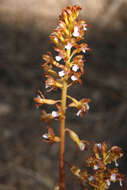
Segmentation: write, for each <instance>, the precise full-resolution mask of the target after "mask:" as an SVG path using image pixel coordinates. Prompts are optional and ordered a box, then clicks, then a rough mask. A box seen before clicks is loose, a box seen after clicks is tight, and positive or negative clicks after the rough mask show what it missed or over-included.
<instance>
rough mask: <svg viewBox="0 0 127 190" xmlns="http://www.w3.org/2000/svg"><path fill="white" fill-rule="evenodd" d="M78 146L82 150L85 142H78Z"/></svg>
mask: <svg viewBox="0 0 127 190" xmlns="http://www.w3.org/2000/svg"><path fill="white" fill-rule="evenodd" d="M79 148H80V150H81V151H83V150H84V149H85V144H84V143H82V142H81V143H80V144H79Z"/></svg>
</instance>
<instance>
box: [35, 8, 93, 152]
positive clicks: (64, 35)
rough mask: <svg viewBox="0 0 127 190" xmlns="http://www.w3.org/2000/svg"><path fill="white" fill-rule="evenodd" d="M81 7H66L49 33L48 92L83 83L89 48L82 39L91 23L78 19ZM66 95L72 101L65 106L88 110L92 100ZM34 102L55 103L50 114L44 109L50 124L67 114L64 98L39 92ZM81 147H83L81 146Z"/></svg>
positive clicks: (44, 117) (80, 111)
mask: <svg viewBox="0 0 127 190" xmlns="http://www.w3.org/2000/svg"><path fill="white" fill-rule="evenodd" d="M80 10H81V8H80V7H79V6H78V5H74V6H72V7H71V6H68V7H67V8H66V9H64V10H63V11H62V14H61V16H60V18H59V22H58V26H57V28H56V29H55V30H54V31H53V33H52V34H51V35H50V39H51V42H52V43H53V44H54V46H53V52H54V53H51V52H47V53H46V54H44V55H43V56H42V60H43V63H42V68H43V70H44V75H45V78H46V80H45V88H46V90H47V92H50V91H52V90H57V89H61V90H63V88H64V87H63V84H64V83H66V86H67V88H69V87H70V86H72V85H73V84H75V83H80V84H81V83H82V79H81V77H82V75H83V74H84V63H85V61H86V60H85V53H86V52H87V51H89V50H90V48H88V45H87V44H86V43H84V42H83V40H84V36H85V34H86V30H87V28H88V24H87V23H86V22H85V21H84V20H79V19H78V15H79V11H80ZM66 98H68V99H69V101H71V102H70V103H69V105H67V106H66V109H67V108H69V107H74V108H76V109H77V110H78V111H77V114H76V115H77V116H83V113H85V112H87V111H88V110H89V102H90V99H87V98H84V99H81V100H77V99H75V98H73V97H71V96H69V95H66ZM34 101H35V102H36V106H37V107H39V106H42V105H43V104H48V105H55V106H56V109H55V110H52V111H51V113H47V112H46V111H45V110H43V111H42V115H41V119H42V121H43V122H47V123H48V126H49V123H50V120H52V119H55V120H61V119H62V118H65V117H66V116H65V111H63V109H62V102H61V100H52V99H47V98H45V97H44V95H43V94H42V93H41V92H40V91H39V93H38V95H37V97H36V98H34ZM74 141H75V140H74ZM76 142H77V141H76ZM81 144H82V143H81ZM79 147H80V149H83V148H81V146H79Z"/></svg>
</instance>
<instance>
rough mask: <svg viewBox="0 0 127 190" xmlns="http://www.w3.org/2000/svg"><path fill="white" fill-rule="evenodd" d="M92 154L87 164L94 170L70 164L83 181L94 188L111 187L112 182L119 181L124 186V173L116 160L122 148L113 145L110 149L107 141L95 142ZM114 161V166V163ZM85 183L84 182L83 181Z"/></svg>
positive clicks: (120, 154)
mask: <svg viewBox="0 0 127 190" xmlns="http://www.w3.org/2000/svg"><path fill="white" fill-rule="evenodd" d="M92 152H93V154H92V156H90V157H89V158H88V159H87V160H86V164H87V166H88V167H89V168H91V169H92V170H93V171H92V172H91V173H92V174H90V172H88V171H90V170H87V169H86V170H84V171H83V170H81V169H80V168H78V167H77V166H75V165H70V164H69V168H70V170H71V172H72V173H73V174H74V175H75V176H77V177H78V179H80V181H81V183H83V182H85V184H88V185H90V186H92V187H93V189H94V190H96V189H97V190H106V189H109V188H110V186H111V183H115V182H117V181H118V182H119V184H120V186H123V181H124V175H123V174H121V173H119V170H118V168H117V166H118V165H116V160H119V159H120V158H121V157H122V156H123V153H122V151H121V148H119V147H118V146H113V147H111V148H110V149H108V147H107V144H106V142H103V143H102V144H101V143H94V144H93V147H92ZM113 163H114V167H113V166H112V164H113ZM83 184H84V183H83Z"/></svg>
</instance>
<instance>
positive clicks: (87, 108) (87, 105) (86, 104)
mask: <svg viewBox="0 0 127 190" xmlns="http://www.w3.org/2000/svg"><path fill="white" fill-rule="evenodd" d="M84 105H85V106H86V110H89V109H90V107H89V104H88V103H87V102H85V103H84Z"/></svg>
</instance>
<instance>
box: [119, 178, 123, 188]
mask: <svg viewBox="0 0 127 190" xmlns="http://www.w3.org/2000/svg"><path fill="white" fill-rule="evenodd" d="M119 183H120V186H121V187H122V186H123V183H122V180H121V179H120V180H119Z"/></svg>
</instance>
